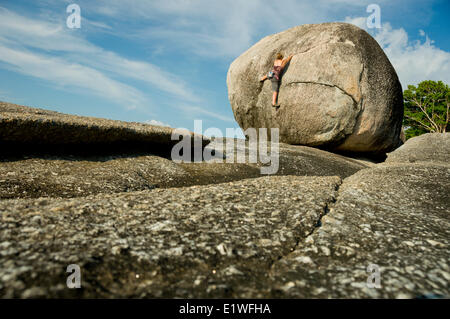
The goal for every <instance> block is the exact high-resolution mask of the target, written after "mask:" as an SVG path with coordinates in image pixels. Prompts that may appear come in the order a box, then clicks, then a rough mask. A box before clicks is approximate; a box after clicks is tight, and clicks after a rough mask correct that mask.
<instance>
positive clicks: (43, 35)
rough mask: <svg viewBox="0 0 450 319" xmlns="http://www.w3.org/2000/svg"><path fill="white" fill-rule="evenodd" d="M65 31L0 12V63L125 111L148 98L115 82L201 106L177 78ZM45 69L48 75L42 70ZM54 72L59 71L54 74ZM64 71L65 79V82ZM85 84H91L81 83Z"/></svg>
mask: <svg viewBox="0 0 450 319" xmlns="http://www.w3.org/2000/svg"><path fill="white" fill-rule="evenodd" d="M91 24H92V22H91ZM64 26H65V24H64V25H61V24H58V23H54V22H48V21H42V20H37V19H32V18H28V17H24V16H21V15H18V14H16V13H14V12H12V11H9V10H7V9H4V8H1V7H0V49H2V53H3V54H2V56H1V57H0V60H1V61H3V62H6V63H9V64H10V65H11V66H13V67H15V68H16V70H18V71H20V72H21V73H23V74H27V75H32V76H35V77H38V78H44V79H46V80H49V81H52V82H55V83H57V84H63V85H65V86H67V87H70V86H76V87H77V88H82V89H85V90H87V91H91V92H93V93H94V94H96V95H98V96H101V97H104V98H108V99H109V100H114V101H115V102H117V103H125V105H135V106H138V105H139V106H140V107H147V106H148V105H149V103H148V101H146V99H145V98H144V96H145V94H144V93H142V92H140V91H138V90H137V89H135V88H133V87H130V86H128V85H125V84H123V83H121V82H119V81H117V80H114V79H113V78H112V77H111V76H119V77H121V78H128V79H136V80H139V81H141V82H142V83H144V84H146V85H147V86H149V87H150V88H156V89H159V90H161V91H163V92H166V93H168V94H169V96H171V97H173V98H175V99H181V100H183V101H186V100H187V101H191V102H198V101H199V99H198V98H197V97H196V96H195V95H194V94H193V93H192V92H191V90H190V89H189V88H188V87H187V84H186V83H185V82H184V81H183V80H182V79H181V78H179V77H178V76H176V75H174V74H171V73H169V72H166V71H164V70H162V69H161V68H160V67H158V66H156V65H154V64H151V63H148V62H144V61H137V60H130V59H127V58H124V57H121V56H119V55H118V54H116V53H114V52H111V51H106V50H104V49H102V48H100V47H98V46H96V45H93V44H92V43H90V42H88V41H87V40H85V39H84V38H82V37H81V36H79V35H77V34H76V33H75V31H74V30H70V29H68V28H65V27H64ZM36 50H40V51H42V50H44V51H45V52H47V54H46V55H45V54H42V53H36V52H33V51H36ZM12 52H15V53H17V55H15V54H12ZM49 54H58V55H60V57H58V58H57V59H56V58H51V57H50V56H49ZM2 57H3V58H2ZM30 61H36V62H37V61H40V62H41V64H40V65H30V63H29V62H30ZM21 63H23V64H21ZM44 65H45V66H46V67H48V68H49V69H43V68H42V66H44ZM68 66H69V67H68ZM53 67H54V68H59V69H58V70H53V69H50V68H53ZM39 68H40V70H39V71H38V69H39ZM63 70H64V71H65V76H61V74H62V72H63ZM75 71H76V72H75ZM72 76H73V77H74V78H71V77H72ZM81 78H83V79H86V81H80V79H81ZM93 79H95V81H94V80H93ZM117 90H123V92H118V91H117ZM113 91H114V92H113ZM127 98H129V99H128V100H127Z"/></svg>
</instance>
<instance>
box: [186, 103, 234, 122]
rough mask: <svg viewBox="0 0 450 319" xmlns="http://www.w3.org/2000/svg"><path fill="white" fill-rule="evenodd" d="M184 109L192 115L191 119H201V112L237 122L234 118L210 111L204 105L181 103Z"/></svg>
mask: <svg viewBox="0 0 450 319" xmlns="http://www.w3.org/2000/svg"><path fill="white" fill-rule="evenodd" d="M178 108H180V109H181V110H182V111H184V112H186V113H188V114H190V115H191V119H201V114H203V115H206V116H207V117H211V118H215V119H218V120H221V121H225V122H235V121H234V119H233V118H231V117H228V116H225V115H222V114H219V113H216V112H213V111H209V110H207V109H205V108H203V107H200V106H195V105H179V106H178Z"/></svg>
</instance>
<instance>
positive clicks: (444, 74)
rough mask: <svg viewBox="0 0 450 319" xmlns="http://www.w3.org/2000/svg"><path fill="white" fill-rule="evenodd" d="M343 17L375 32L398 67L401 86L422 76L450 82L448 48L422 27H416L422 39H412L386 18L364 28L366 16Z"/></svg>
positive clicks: (449, 53) (396, 68)
mask: <svg viewBox="0 0 450 319" xmlns="http://www.w3.org/2000/svg"><path fill="white" fill-rule="evenodd" d="M345 21H346V22H348V23H353V24H355V25H357V26H358V27H360V28H363V29H366V31H369V32H370V33H371V34H372V35H373V36H374V38H375V40H377V42H378V43H379V44H380V46H381V47H382V48H383V50H384V52H385V53H386V55H387V56H388V58H389V60H390V61H391V63H392V65H393V66H394V68H395V70H396V71H397V75H398V76H399V78H400V82H401V84H402V86H403V88H404V89H406V88H407V86H408V85H410V84H417V83H419V82H421V81H424V80H435V81H438V80H441V81H444V82H446V83H450V52H447V51H444V50H441V49H439V48H438V47H436V46H435V45H434V42H433V41H432V40H431V39H430V38H428V36H427V35H426V34H425V32H424V31H423V30H419V35H420V36H422V37H423V38H424V39H423V41H420V40H417V41H413V42H412V41H409V38H408V34H407V32H406V31H405V30H404V29H403V28H400V29H393V28H392V26H391V24H390V23H388V22H386V23H383V24H382V28H380V29H369V30H367V26H366V22H365V21H366V18H365V17H357V18H349V17H347V18H346V19H345Z"/></svg>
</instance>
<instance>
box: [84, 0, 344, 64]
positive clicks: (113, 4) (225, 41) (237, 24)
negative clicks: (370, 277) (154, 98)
mask: <svg viewBox="0 0 450 319" xmlns="http://www.w3.org/2000/svg"><path fill="white" fill-rule="evenodd" d="M338 4H343V3H342V1H337V2H336V3H335V4H332V5H338ZM343 5H346V3H344V4H343ZM83 6H88V7H89V10H91V11H94V12H96V13H98V14H100V15H104V16H107V17H110V18H114V19H115V21H117V20H122V21H130V20H131V21H134V20H137V21H147V22H151V26H148V25H144V28H143V29H142V30H141V31H140V32H139V31H137V32H133V33H132V34H129V36H136V37H139V38H140V39H143V38H144V39H149V40H150V39H158V40H165V41H168V42H169V43H170V44H171V46H175V47H182V48H183V49H188V50H189V51H190V52H193V53H195V54H199V55H202V56H208V57H233V56H237V55H239V54H241V53H242V52H243V51H244V50H246V49H247V48H249V47H250V46H251V44H252V43H253V42H254V40H255V38H257V37H260V36H261V35H264V34H267V33H268V32H270V33H273V30H276V31H282V30H283V29H286V28H288V27H292V26H296V25H299V24H304V23H314V22H318V21H326V20H327V18H326V14H327V9H328V8H329V6H330V4H329V3H327V2H326V1H324V0H318V1H315V2H314V3H313V2H310V1H297V0H285V1H283V2H279V1H265V0H232V1H226V0H224V1H211V0H196V1H186V0H165V1H142V0H128V1H120V0H99V1H95V2H85V4H83V5H82V7H83ZM119 32H120V31H119Z"/></svg>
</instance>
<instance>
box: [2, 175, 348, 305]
mask: <svg viewBox="0 0 450 319" xmlns="http://www.w3.org/2000/svg"><path fill="white" fill-rule="evenodd" d="M339 183H340V178H338V177H296V176H283V177H280V176H271V177H262V178H257V179H248V180H245V181H238V182H232V183H227V184H219V185H208V186H192V187H187V188H172V189H164V190H163V189H156V190H151V191H143V192H132V193H126V194H102V195H97V196H95V197H82V198H76V199H52V200H51V201H49V202H47V203H46V204H44V205H42V204H41V200H22V199H20V200H2V201H0V212H1V218H2V220H1V223H0V243H2V250H1V253H0V296H1V297H33V296H37V297H41V296H42V295H45V296H46V297H219V296H221V297H238V296H263V295H264V294H265V291H266V289H267V287H266V286H265V285H266V283H265V278H266V275H267V272H268V270H269V268H270V266H271V265H272V263H273V262H274V261H276V260H277V259H278V258H279V257H281V256H283V255H285V254H288V253H289V252H290V251H291V248H293V247H295V246H296V244H297V241H298V240H299V239H301V238H305V237H306V236H308V234H310V233H311V232H312V231H313V229H314V228H315V227H316V224H317V222H318V220H319V219H320V217H321V216H322V214H323V213H324V212H325V208H326V205H327V203H328V202H330V201H332V200H333V197H334V195H335V189H336V187H337V185H338V184H339ZM274 207H276V208H277V209H278V210H279V211H280V214H278V215H273V214H272V213H273V209H274ZM37 214H38V215H39V216H40V217H41V224H42V226H41V227H40V231H39V232H38V233H36V234H33V235H30V233H27V232H24V229H25V228H26V227H29V226H28V225H30V224H34V222H35V216H37ZM3 246H4V247H3ZM70 264H77V265H79V266H80V268H81V287H82V289H68V288H67V287H66V286H65V283H66V279H67V276H68V275H69V274H68V273H66V272H65V271H66V268H67V266H68V265H70ZM243 278H245V280H242V279H243ZM38 287H39V288H38ZM43 290H44V292H43Z"/></svg>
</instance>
